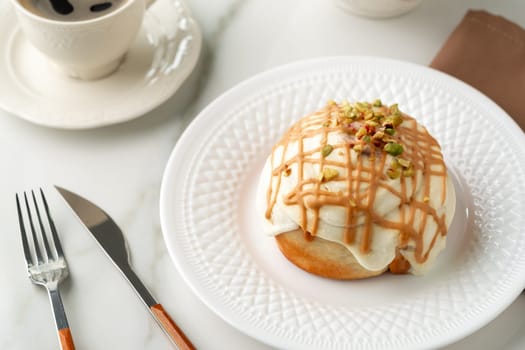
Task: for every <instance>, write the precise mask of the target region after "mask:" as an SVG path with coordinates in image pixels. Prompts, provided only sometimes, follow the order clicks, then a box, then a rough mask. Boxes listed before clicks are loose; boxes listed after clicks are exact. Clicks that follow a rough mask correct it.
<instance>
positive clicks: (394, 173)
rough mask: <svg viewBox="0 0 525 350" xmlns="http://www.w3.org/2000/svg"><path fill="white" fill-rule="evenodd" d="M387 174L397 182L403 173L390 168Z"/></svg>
mask: <svg viewBox="0 0 525 350" xmlns="http://www.w3.org/2000/svg"><path fill="white" fill-rule="evenodd" d="M386 174H387V175H388V177H389V178H391V179H392V180H395V179H397V178H399V176H401V172H400V171H399V169H392V168H388V169H387V170H386Z"/></svg>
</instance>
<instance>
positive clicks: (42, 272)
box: [16, 189, 75, 350]
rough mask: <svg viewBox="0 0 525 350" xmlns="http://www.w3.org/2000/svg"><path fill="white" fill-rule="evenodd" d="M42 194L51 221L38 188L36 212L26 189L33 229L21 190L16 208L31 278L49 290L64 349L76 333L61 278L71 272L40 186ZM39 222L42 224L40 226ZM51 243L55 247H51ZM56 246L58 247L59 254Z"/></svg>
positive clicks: (71, 346)
mask: <svg viewBox="0 0 525 350" xmlns="http://www.w3.org/2000/svg"><path fill="white" fill-rule="evenodd" d="M40 196H41V202H42V204H43V207H44V212H45V215H46V217H47V225H46V224H45V221H44V220H42V216H41V215H40V211H41V209H39V205H38V203H37V199H36V197H35V193H34V191H31V197H32V202H33V205H32V207H33V210H34V213H33V211H32V209H31V208H30V207H31V205H30V202H31V200H28V198H27V197H28V196H27V194H26V192H24V203H25V209H26V218H27V220H26V222H27V223H28V224H29V230H27V229H26V227H27V226H26V225H25V224H24V216H23V214H22V209H21V206H20V199H19V197H18V194H16V208H17V210H18V221H19V224H20V233H21V234H22V246H23V248H24V255H25V260H26V263H27V271H28V274H29V279H30V280H31V282H33V283H35V284H39V285H42V286H44V287H45V288H46V290H47V293H48V294H49V299H50V301H51V305H52V308H53V315H54V317H55V324H56V327H57V331H58V340H59V343H60V349H62V350H74V349H75V345H74V344H73V337H72V336H71V331H70V329H69V325H68V322H67V318H66V312H65V311H64V305H63V304H62V298H61V297H60V292H59V289H58V285H59V284H60V282H62V281H63V280H64V279H66V278H67V276H68V268H67V263H66V259H65V258H64V252H63V250H62V245H61V244H60V240H59V239H58V234H57V230H56V227H55V224H54V222H53V219H52V218H51V214H50V212H49V206H48V204H47V201H46V197H45V196H44V192H43V191H42V189H40ZM35 216H36V219H35ZM35 222H36V223H37V224H38V227H37V226H36V224H35ZM28 231H30V232H28ZM49 232H51V233H49ZM29 241H32V246H33V247H34V255H33V254H32V253H31V248H30V243H29ZM51 247H53V248H52V249H51ZM52 250H54V251H55V254H54V253H53V252H52Z"/></svg>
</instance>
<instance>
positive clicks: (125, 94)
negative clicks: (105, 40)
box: [0, 0, 202, 129]
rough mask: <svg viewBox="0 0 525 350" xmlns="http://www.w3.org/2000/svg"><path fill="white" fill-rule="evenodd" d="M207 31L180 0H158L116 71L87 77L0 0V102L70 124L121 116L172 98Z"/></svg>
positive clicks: (45, 121)
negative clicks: (45, 50)
mask: <svg viewBox="0 0 525 350" xmlns="http://www.w3.org/2000/svg"><path fill="white" fill-rule="evenodd" d="M201 41H202V38H201V33H200V30H199V27H198V25H197V23H196V22H195V21H194V20H193V18H192V17H191V14H190V12H189V10H188V8H187V7H186V5H185V3H184V2H183V1H182V0H157V1H156V2H155V3H154V4H153V5H152V6H151V7H150V9H148V11H147V12H146V15H145V17H144V22H143V25H142V28H141V31H140V33H139V35H138V37H137V39H136V40H135V43H134V44H133V45H132V47H131V48H130V50H129V52H128V53H127V55H126V57H125V59H124V61H123V63H122V64H121V66H120V67H119V68H118V70H117V71H116V72H114V73H113V74H111V75H109V76H108V77H106V78H103V79H99V80H94V81H82V80H77V79H72V78H69V77H67V76H66V75H65V74H63V73H62V72H59V71H58V70H57V69H56V68H55V67H54V66H53V64H52V63H50V62H49V61H48V60H47V59H46V58H45V57H44V56H43V54H41V53H40V52H39V51H38V50H37V49H35V48H34V47H33V46H32V45H31V44H30V43H29V42H28V41H27V40H26V38H25V36H24V34H23V33H22V31H21V29H20V27H19V26H18V24H17V22H16V17H15V14H14V11H13V9H12V8H11V4H10V2H9V1H2V2H0V56H2V59H0V107H1V108H3V109H5V110H6V111H8V112H11V113H13V114H14V115H16V116H19V117H21V118H24V119H26V120H28V121H30V122H33V123H36V124H40V125H45V126H50V127H56V128H64V129H85V128H94V127H101V126H105V125H109V124H115V123H120V122H123V121H127V120H130V119H133V118H136V117H139V116H142V115H144V114H145V113H147V112H149V111H150V110H152V109H153V108H155V107H157V106H158V105H160V104H161V103H162V102H164V101H166V100H167V99H168V98H169V97H170V96H171V95H173V93H174V92H175V91H176V90H177V89H178V88H179V87H180V86H181V84H182V83H183V82H184V80H185V79H186V78H187V77H188V75H189V74H190V73H191V71H192V70H193V68H194V67H195V64H196V63H197V58H198V57H199V53H200V49H201Z"/></svg>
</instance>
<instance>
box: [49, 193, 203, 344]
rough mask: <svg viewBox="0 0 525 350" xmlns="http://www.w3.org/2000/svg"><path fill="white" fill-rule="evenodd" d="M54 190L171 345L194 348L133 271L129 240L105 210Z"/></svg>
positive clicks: (79, 198)
mask: <svg viewBox="0 0 525 350" xmlns="http://www.w3.org/2000/svg"><path fill="white" fill-rule="evenodd" d="M55 188H56V189H57V191H58V193H59V194H60V195H61V196H62V198H64V200H65V201H66V203H67V204H68V206H69V207H70V208H71V209H72V210H73V212H74V213H75V214H76V216H77V217H78V219H79V220H80V222H81V223H82V224H83V226H84V227H85V228H86V229H87V231H88V232H90V233H91V234H92V236H93V238H95V240H96V241H97V243H98V245H99V246H100V247H101V248H102V250H103V251H104V253H105V254H106V255H107V256H108V258H109V259H110V260H111V261H112V262H113V264H114V265H115V266H116V267H117V268H118V269H119V270H120V272H121V273H122V274H123V275H124V277H125V278H126V280H127V281H128V282H129V283H130V284H131V286H132V287H133V288H134V290H135V292H136V293H137V295H138V296H139V297H140V299H141V300H142V301H143V302H144V304H145V305H146V307H147V308H148V310H149V311H150V313H151V315H152V316H153V318H154V319H155V320H156V321H157V323H158V324H159V325H160V326H161V328H162V329H163V330H164V331H165V333H166V334H167V335H168V337H169V338H170V340H171V341H172V343H173V344H174V345H176V346H177V348H179V349H181V350H191V349H195V347H194V346H193V344H192V343H191V342H190V340H189V339H188V338H187V337H186V335H185V334H184V332H182V330H181V329H180V328H179V327H178V326H177V325H176V324H175V322H174V321H173V320H172V319H171V317H170V316H169V314H168V313H167V312H166V310H165V309H164V307H163V306H162V305H161V304H159V303H158V302H157V301H156V300H155V298H154V297H153V296H152V295H151V293H150V292H149V291H148V289H147V288H146V286H144V284H143V283H142V281H141V280H140V279H139V277H138V276H137V275H136V274H135V272H134V271H133V269H132V268H131V265H130V262H129V255H128V248H127V245H126V240H125V239H124V235H123V233H122V230H121V229H120V228H119V227H118V225H117V224H116V223H115V221H113V219H112V218H111V217H110V216H109V215H108V214H107V213H106V212H105V211H104V210H102V209H100V208H99V207H98V206H97V205H95V204H93V203H92V202H90V201H89V200H87V199H85V198H83V197H81V196H80V195H78V194H76V193H73V192H71V191H68V190H66V189H64V188H62V187H59V186H56V185H55Z"/></svg>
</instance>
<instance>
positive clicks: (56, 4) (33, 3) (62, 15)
mask: <svg viewBox="0 0 525 350" xmlns="http://www.w3.org/2000/svg"><path fill="white" fill-rule="evenodd" d="M125 2H126V0H19V3H20V4H21V5H22V6H23V7H24V8H26V9H27V10H29V11H30V12H32V13H33V14H35V15H37V16H40V17H43V18H47V19H50V20H57V21H67V22H75V21H86V20H90V19H94V18H98V17H102V16H104V15H107V14H109V13H111V12H112V11H115V10H116V9H118V8H119V7H121V6H122V5H123V4H124V3H125Z"/></svg>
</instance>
